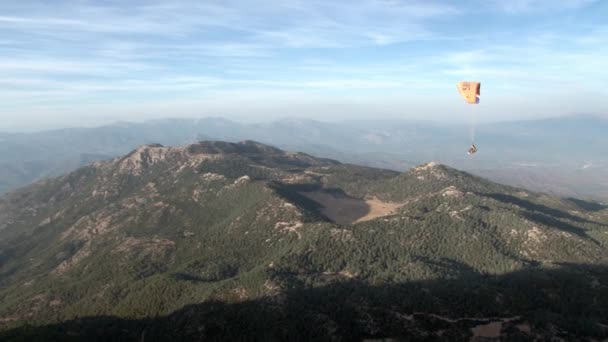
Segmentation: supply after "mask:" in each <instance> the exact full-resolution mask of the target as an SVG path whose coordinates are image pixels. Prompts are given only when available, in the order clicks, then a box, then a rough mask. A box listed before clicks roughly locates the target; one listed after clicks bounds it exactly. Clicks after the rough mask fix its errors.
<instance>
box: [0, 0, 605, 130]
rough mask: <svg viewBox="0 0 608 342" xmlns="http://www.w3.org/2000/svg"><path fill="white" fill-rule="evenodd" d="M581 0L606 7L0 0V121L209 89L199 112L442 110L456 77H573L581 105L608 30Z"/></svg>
mask: <svg viewBox="0 0 608 342" xmlns="http://www.w3.org/2000/svg"><path fill="white" fill-rule="evenodd" d="M590 6H596V7H597V6H602V3H601V2H600V1H599V0H596V1H592V0H563V1H549V0H512V1H498V0H496V1H494V0H488V1H481V0H464V1H461V2H458V3H456V2H452V1H447V0H435V1H426V0H411V1H405V0H362V1H356V2H352V1H346V0H336V1H321V0H308V1H305V0H285V1H280V2H279V1H272V0H257V1H254V2H249V1H240V0H223V1H219V0H212V1H204V2H201V1H195V0H184V1H179V2H164V1H160V0H158V1H157V0H152V1H146V2H113V1H112V2H106V1H104V2H101V1H100V2H96V1H83V2H71V1H57V2H53V3H47V2H1V3H0V13H2V14H1V15H0V101H2V103H3V105H4V106H5V108H11V111H10V113H9V114H6V113H7V112H2V113H0V118H3V119H5V118H6V116H7V115H14V113H20V115H22V113H27V112H28V111H31V112H32V113H34V112H36V113H42V112H45V113H51V112H54V111H53V110H52V108H61V110H65V108H67V107H70V106H72V107H73V110H72V111H73V112H76V111H77V108H91V107H86V106H92V105H93V104H95V106H97V107H95V108H98V110H101V109H99V108H102V107H100V106H99V105H98V104H100V103H105V102H112V103H117V104H116V106H117V107H118V106H119V105H124V104H125V103H129V102H130V101H135V102H141V105H142V106H144V104H145V103H151V101H156V102H163V101H164V102H163V103H173V105H174V104H175V101H184V102H188V103H191V104H194V103H198V104H199V105H201V102H200V101H201V99H202V98H204V99H205V101H212V100H211V98H212V97H213V98H214V100H213V101H214V103H215V105H214V106H215V107H213V106H211V107H210V106H207V107H205V106H203V105H201V106H202V107H201V108H203V107H204V108H208V109H213V108H230V110H235V109H234V107H233V106H226V107H223V106H222V105H221V104H220V103H219V102H217V101H220V99H221V100H222V101H234V99H235V98H236V97H238V98H239V99H243V98H246V97H249V98H248V99H249V100H248V101H250V102H249V103H252V104H256V105H259V106H261V104H260V103H263V102H264V101H276V106H274V107H273V106H271V105H270V104H269V105H268V106H266V105H265V107H264V108H266V109H268V108H279V107H280V108H285V107H288V108H289V107H290V106H286V105H280V104H279V103H280V102H281V101H283V103H286V102H285V101H287V97H285V96H283V95H285V94H286V92H289V94H291V95H290V97H289V99H291V100H290V103H296V102H297V103H309V102H310V101H315V99H316V100H319V101H321V102H322V103H324V104H327V103H331V102H332V101H331V96H334V98H335V99H336V101H338V98H339V99H340V101H356V100H357V99H361V98H367V99H369V101H370V102H369V103H370V107H369V108H373V106H374V105H375V106H379V104H380V103H382V104H383V105H382V106H383V108H384V107H389V106H390V105H391V104H393V105H394V106H396V107H399V106H406V104H405V102H404V101H405V100H404V99H408V101H412V103H417V105H418V106H423V105H424V106H428V110H429V111H435V112H442V111H444V109H445V108H444V107H441V106H440V105H439V103H440V102H442V101H443V102H445V103H447V102H446V101H448V102H449V101H453V100H455V99H454V97H455V96H456V95H455V94H454V93H453V83H454V82H455V81H456V80H459V79H461V78H478V79H482V80H483V81H484V82H485V83H484V87H490V89H492V87H494V88H495V89H498V88H500V89H501V90H505V89H510V91H511V93H512V94H516V93H517V91H521V89H526V91H535V94H537V95H538V96H537V98H541V97H542V96H545V97H546V98H547V99H548V98H549V97H548V96H549V95H547V94H548V93H550V92H554V93H556V94H557V93H559V94H564V93H566V92H567V91H568V89H571V88H572V87H575V88H576V89H577V98H578V99H579V101H584V100H583V99H584V94H586V93H588V94H592V93H593V94H594V96H596V95H597V94H605V95H606V96H608V94H607V93H606V91H605V90H604V86H601V84H605V83H606V82H607V81H608V75H607V73H608V71H607V70H608V65H607V63H608V59H606V58H605V56H607V55H608V50H607V46H608V27H606V26H605V24H603V25H597V24H595V25H594V23H597V21H598V20H600V19H601V18H600V19H598V18H595V21H594V20H582V19H585V18H587V17H586V15H590V14H588V13H586V12H585V11H587V8H588V7H590ZM603 8H605V7H603ZM587 12H589V11H587ZM531 16H532V17H533V18H534V20H530V17H531ZM471 18H474V19H475V20H471ZM536 19H538V20H536ZM600 21H601V20H600ZM548 83H551V86H546V85H547V84H548ZM539 85H543V86H539ZM486 89H487V88H486ZM535 89H536V90H535ZM497 93H498V92H497ZM505 93H507V92H504V91H503V92H501V94H505ZM319 94H323V96H322V97H321V96H320V95H319ZM329 94H331V96H330V95H329ZM430 94H432V96H431V95H430ZM274 95H276V96H274ZM389 95H390V96H393V95H394V97H391V98H390V99H388V98H387V97H386V96H389ZM254 96H259V97H260V99H264V101H262V100H259V101H254V100H253V97H254ZM426 96H429V97H432V98H434V99H437V100H434V101H428V98H427V97H426ZM495 96H497V97H496V98H497V99H498V97H499V96H503V95H496V94H495ZM590 96H591V95H590ZM298 97H299V100H296V98H298ZM320 99H322V100H320ZM441 99H443V100H441ZM172 101H173V102H172ZM387 101H389V102H387ZM546 101H549V100H546ZM559 101H561V99H557V100H555V102H559ZM236 102H238V101H236ZM588 103H597V101H595V102H593V101H588ZM372 104H373V105H372ZM34 106H37V107H36V108H37V109H36V111H34V110H33V109H32V108H34ZM45 106H46V107H45ZM167 106H169V104H167ZM556 106H557V105H556ZM595 106H596V107H595V109H596V111H601V110H603V109H602V106H601V104H599V105H595ZM43 107H44V108H47V109H48V110H46V109H45V110H43V109H44V108H43ZM103 108H106V107H103ZM141 108H143V107H141ZM146 108H157V109H156V110H157V111H159V110H160V109H159V108H161V107H154V106H148V107H146ZM162 108H164V107H162ZM175 108H178V107H175ZM179 108H182V107H179ZM302 108H303V107H302ZM310 108H318V106H317V107H315V106H313V105H311V106H310ZM341 108H346V107H341ZM349 108H351V107H349ZM399 108H401V107H399ZM399 108H395V109H394V110H392V111H389V110H388V109H387V112H394V113H398V112H399V111H400V110H401V112H403V110H402V109H403V108H401V109H399ZM496 108H497V112H496V113H497V114H496V115H499V112H500V111H499V110H498V109H499V108H498V107H496ZM547 108H548V107H547ZM551 108H554V107H551ZM604 108H605V106H604ZM246 109H248V108H245V109H243V111H245V110H246ZM249 109H251V108H249ZM72 111H69V112H72ZM66 112H67V111H66ZM3 115H4V117H3ZM32 115H34V114H32ZM336 115H338V114H336ZM343 115H345V114H343ZM9 119H10V117H9Z"/></svg>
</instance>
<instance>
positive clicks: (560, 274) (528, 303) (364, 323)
mask: <svg viewBox="0 0 608 342" xmlns="http://www.w3.org/2000/svg"><path fill="white" fill-rule="evenodd" d="M272 278H273V281H274V282H276V283H277V284H282V285H283V286H284V287H286V288H288V290H285V291H284V293H283V294H279V295H275V296H268V297H263V298H258V299H251V300H247V301H243V302H238V303H224V302H219V301H210V302H205V303H202V304H196V305H189V306H186V307H184V308H182V309H180V310H177V311H175V312H173V313H171V314H169V315H167V316H161V317H154V318H145V319H123V318H117V317H108V316H99V317H85V318H79V319H75V320H69V321H64V322H61V323H57V324H49V325H45V326H22V327H18V328H14V329H12V330H8V331H5V332H3V333H0V339H1V340H3V341H50V340H53V341H63V340H65V341H75V340H86V341H146V342H148V341H166V340H172V341H244V340H247V341H304V340H306V341H310V340H315V341H317V340H321V341H322V340H343V341H360V340H363V339H383V338H393V339H397V340H407V341H412V340H414V341H434V340H450V341H469V340H470V339H471V337H473V334H474V333H475V334H477V336H478V337H484V336H485V337H492V336H494V337H496V336H498V335H499V334H500V335H502V339H503V340H510V341H513V340H515V341H532V340H535V339H541V340H548V339H549V337H554V338H556V337H559V338H561V339H563V340H568V341H573V340H586V339H587V338H594V339H603V338H607V337H608V329H607V328H608V326H607V325H608V305H606V304H607V303H608V267H605V266H590V265H570V264H562V265H558V266H556V267H555V268H551V269H540V268H531V269H527V270H522V271H517V272H513V273H509V274H505V275H500V276H484V275H479V274H476V275H467V276H466V277H460V278H457V279H439V280H429V281H415V282H408V283H400V284H386V283H385V284H376V285H372V284H369V283H366V282H362V281H357V280H354V279H346V278H340V280H337V281H334V282H333V283H330V284H326V285H324V286H319V287H305V286H302V285H301V284H302V283H301V282H299V281H297V278H298V275H295V274H285V273H280V272H277V273H275V274H273V275H272ZM296 284H300V285H296ZM583 337H585V338H583Z"/></svg>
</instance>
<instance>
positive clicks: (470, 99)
mask: <svg viewBox="0 0 608 342" xmlns="http://www.w3.org/2000/svg"><path fill="white" fill-rule="evenodd" d="M458 92H459V93H460V95H461V96H462V97H463V98H464V100H465V101H467V103H468V104H478V103H479V95H480V94H481V83H479V82H469V81H462V82H458Z"/></svg>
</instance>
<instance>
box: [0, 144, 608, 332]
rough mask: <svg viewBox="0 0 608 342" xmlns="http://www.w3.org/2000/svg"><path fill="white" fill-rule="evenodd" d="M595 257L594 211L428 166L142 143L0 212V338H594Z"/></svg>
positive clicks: (600, 307)
mask: <svg viewBox="0 0 608 342" xmlns="http://www.w3.org/2000/svg"><path fill="white" fill-rule="evenodd" d="M607 246H608V208H607V207H605V206H603V205H601V204H594V203H588V202H585V201H580V200H565V199H560V198H557V197H551V196H547V195H543V194H538V193H534V192H530V191H527V190H523V189H519V188H514V187H510V186H505V185H500V184H496V183H493V182H491V181H488V180H485V179H481V178H478V177H476V176H473V175H471V174H469V173H467V172H462V171H458V170H456V169H453V168H451V167H448V166H445V165H442V164H438V163H426V164H423V165H419V166H417V167H414V168H412V169H410V170H409V171H407V172H405V173H399V172H395V171H390V170H384V169H375V168H369V167H362V166H356V165H352V164H343V163H340V162H337V161H335V160H331V159H325V158H317V157H314V156H311V155H309V154H305V153H298V152H286V151H284V150H281V149H278V148H276V147H273V146H269V145H266V144H262V143H259V142H255V141H243V142H239V143H232V142H222V141H203V142H198V143H194V144H189V145H183V146H179V147H165V146H163V145H160V144H149V145H143V146H140V147H138V148H136V149H134V150H133V151H131V152H130V153H128V154H126V155H124V156H119V157H116V158H113V159H111V160H107V161H98V162H94V163H92V164H90V165H88V166H85V167H82V168H79V169H77V170H76V171H73V172H71V173H69V174H66V175H63V176H60V177H58V178H50V179H47V180H43V181H40V182H38V183H35V184H32V185H29V186H27V187H24V188H21V189H19V190H16V191H14V192H11V193H9V194H7V195H5V196H4V197H0V303H1V304H0V330H3V331H4V332H2V333H0V338H2V339H5V340H13V339H15V340H19V339H24V338H25V339H27V338H28V336H29V337H30V338H34V337H36V336H37V337H39V338H40V337H41V338H43V339H60V340H63V339H70V338H72V339H83V340H84V339H88V338H91V337H92V336H95V335H96V334H97V338H101V339H127V338H128V339H141V338H144V337H145V339H160V338H162V337H163V336H168V335H170V336H174V337H175V338H177V339H185V340H192V339H195V340H209V339H210V340H215V339H217V340H222V339H227V338H235V336H239V333H237V332H240V336H241V337H242V336H245V335H244V334H246V335H247V336H248V337H251V339H255V340H284V339H286V338H288V337H289V336H293V334H296V335H295V336H296V337H294V339H296V340H297V339H303V338H304V336H306V337H311V336H314V337H315V338H318V339H332V340H341V339H363V338H385V337H386V338H401V339H403V338H409V339H413V340H425V339H429V338H440V337H441V336H451V338H454V339H469V338H482V337H484V336H486V337H487V336H493V335H492V334H493V333H488V332H487V331H486V326H487V325H490V326H498V327H499V328H498V331H497V333H496V334H498V335H497V336H499V337H500V336H502V337H503V338H510V339H514V338H520V339H533V338H536V337H538V338H549V337H561V338H565V339H569V340H571V339H573V338H580V337H586V338H605V337H608V330H606V329H605V328H604V327H605V326H606V324H607V323H608V322H606V320H605V319H606V317H608V312H606V306H605V305H604V303H605V302H606V301H605V299H607V298H608V297H607V296H608V292H607V289H608V276H607V272H606V270H605V268H603V267H604V265H605V264H606V262H607V261H608V249H607V248H606V247H607ZM572 291H574V292H572ZM235 315H236V316H235ZM80 317H88V318H86V319H83V320H81V319H80ZM154 317H157V318H154ZM462 317H465V318H466V319H462ZM467 317H468V318H467ZM268 320H270V321H276V322H277V323H276V324H273V325H272V326H269V325H268ZM25 322H29V323H31V324H33V325H34V326H31V327H27V326H24V325H23V324H24V323H25ZM238 322H243V324H245V326H246V327H247V328H243V327H241V328H239V324H241V323H238ZM279 322H281V323H279ZM311 322H314V324H312V325H311V324H310V323H311ZM45 324H51V325H48V326H42V327H38V326H40V325H45ZM158 324H162V327H159V326H158ZM155 326H156V327H155ZM142 336H144V337H142ZM476 336H477V337H476Z"/></svg>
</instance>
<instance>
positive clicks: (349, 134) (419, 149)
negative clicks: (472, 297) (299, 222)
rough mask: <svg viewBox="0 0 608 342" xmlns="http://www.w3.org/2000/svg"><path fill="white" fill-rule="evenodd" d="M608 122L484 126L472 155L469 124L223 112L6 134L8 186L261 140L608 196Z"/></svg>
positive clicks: (578, 119)
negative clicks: (126, 158) (157, 147)
mask: <svg viewBox="0 0 608 342" xmlns="http://www.w3.org/2000/svg"><path fill="white" fill-rule="evenodd" d="M607 130H608V120H605V119H601V118H596V117H590V116H574V117H564V118H555V119H544V120H535V121H518V122H505V123H494V124H482V125H480V126H479V127H478V129H477V141H478V147H479V149H480V153H478V154H477V155H476V157H475V158H473V159H471V158H467V157H466V153H465V152H466V148H467V147H468V144H469V143H470V141H469V140H468V139H469V137H468V131H469V128H468V127H466V126H460V125H454V124H447V123H446V124H441V123H432V122H424V121H408V120H376V121H369V120H350V121H343V122H334V123H329V122H318V121H314V120H303V119H284V120H277V121H274V122H269V123H258V124H243V123H237V122H233V121H230V120H227V119H223V118H204V119H167V120H156V121H149V122H145V123H137V124H135V123H119V124H115V125H108V126H102V127H97V128H74V129H62V130H55V131H48V132H38V133H28V134H15V133H11V134H0V192H6V191H8V190H10V189H15V188H17V187H19V186H23V185H26V184H28V183H30V182H32V181H35V180H37V179H41V178H43V177H48V176H57V175H59V174H61V173H63V172H68V171H71V170H74V169H75V168H77V167H79V166H83V165H86V164H87V163H90V162H92V161H95V160H103V159H110V158H113V157H116V156H119V155H123V154H125V153H127V152H128V151H130V150H132V149H134V148H135V147H137V146H139V145H142V144H149V143H161V144H164V145H183V144H188V143H193V142H195V141H199V140H223V141H233V142H235V141H242V140H256V141H261V142H263V143H267V144H272V145H275V146H279V147H281V148H284V149H289V150H300V151H305V152H307V153H311V154H315V155H319V156H323V157H327V158H332V159H336V160H341V161H343V162H350V163H356V164H362V165H368V166H373V167H382V168H388V169H393V170H399V171H402V170H406V169H408V168H410V167H413V166H415V165H417V164H420V163H422V162H424V161H427V160H438V161H440V162H442V163H445V164H449V165H453V166H455V167H458V168H460V169H464V170H467V171H469V172H473V173H474V174H477V175H481V176H484V177H487V178H490V179H493V180H495V181H499V182H503V183H508V184H512V185H516V186H524V187H527V188H531V189H534V190H537V191H545V192H550V193H555V194H558V195H562V196H576V197H589V198H595V199H600V200H605V201H608V183H606V179H608V174H607V173H606V172H607V171H606V170H608V168H606V166H607V165H608V160H607V157H606V154H605V153H604V152H605V151H604V150H603V146H607V145H608V141H607V139H608V138H607V136H606V135H605V134H604V132H606V131H607Z"/></svg>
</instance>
